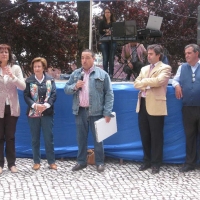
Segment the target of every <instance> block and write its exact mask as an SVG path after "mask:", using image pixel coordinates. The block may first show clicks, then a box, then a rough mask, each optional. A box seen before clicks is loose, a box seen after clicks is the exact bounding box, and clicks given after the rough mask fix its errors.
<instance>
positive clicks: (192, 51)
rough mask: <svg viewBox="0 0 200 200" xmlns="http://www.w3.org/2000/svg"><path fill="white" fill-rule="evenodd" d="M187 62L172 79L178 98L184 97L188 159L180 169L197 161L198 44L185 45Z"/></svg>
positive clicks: (199, 123)
mask: <svg viewBox="0 0 200 200" xmlns="http://www.w3.org/2000/svg"><path fill="white" fill-rule="evenodd" d="M185 59H186V61H187V62H186V63H183V64H182V65H180V66H179V68H178V70H177V73H176V75H175V76H174V79H173V81H172V85H173V87H174V88H175V95H176V98H177V99H182V105H183V107H182V116H183V126H184V131H185V136H186V160H185V164H184V165H183V166H182V167H181V168H180V169H179V171H180V172H187V171H191V170H194V169H195V165H196V161H197V136H198V133H199V131H200V84H199V83H200V48H199V46H198V45H196V44H189V45H187V46H186V47H185Z"/></svg>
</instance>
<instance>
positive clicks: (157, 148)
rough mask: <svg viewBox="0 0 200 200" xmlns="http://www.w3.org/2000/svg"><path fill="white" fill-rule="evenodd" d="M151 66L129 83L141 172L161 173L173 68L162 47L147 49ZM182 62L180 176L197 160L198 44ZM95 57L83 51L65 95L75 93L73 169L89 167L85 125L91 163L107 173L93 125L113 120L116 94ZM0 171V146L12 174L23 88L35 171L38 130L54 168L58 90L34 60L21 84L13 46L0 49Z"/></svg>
mask: <svg viewBox="0 0 200 200" xmlns="http://www.w3.org/2000/svg"><path fill="white" fill-rule="evenodd" d="M147 58H148V62H149V63H150V64H148V65H146V66H144V67H142V68H141V71H140V73H139V76H138V77H137V78H136V80H135V81H134V83H133V85H134V87H135V88H136V89H138V90H139V95H138V102H137V106H136V112H137V113H138V126H139V130H140V135H141V140H142V147H143V152H144V158H143V163H142V165H141V166H140V167H139V171H144V170H146V169H148V168H151V169H152V174H156V173H159V170H160V166H161V164H162V159H163V128H164V117H165V116H166V115H167V104H166V101H167V99H166V88H167V85H168V80H169V78H170V76H171V67H170V66H169V65H167V64H165V63H163V62H162V59H163V48H162V46H161V45H158V44H154V45H149V46H148V47H147ZM185 58H186V61H187V62H186V63H183V64H182V65H181V66H180V67H179V68H178V71H177V74H176V75H175V77H174V79H173V83H172V84H173V86H174V87H175V95H176V97H177V99H182V100H183V108H182V114H183V124H184V130H185V135H186V162H185V164H184V165H183V166H182V167H181V168H180V170H179V171H180V172H187V171H190V170H194V169H195V165H196V161H197V135H198V132H199V127H200V126H199V125H200V115H199V113H200V90H199V85H198V83H199V82H200V69H199V68H200V48H199V46H198V45H196V44H189V45H187V46H186V47H185ZM94 61H95V54H94V52H93V51H91V50H89V49H86V50H84V51H83V52H82V55H81V63H82V67H81V68H78V69H76V70H75V71H74V72H73V73H72V74H71V75H70V78H69V81H67V83H66V85H65V87H64V92H65V93H66V94H70V95H73V105H72V110H73V114H74V115H75V122H76V131H77V142H78V155H77V164H76V165H75V166H74V167H73V168H72V171H78V170H81V169H84V168H86V167H87V138H88V132H89V127H90V129H91V132H92V135H93V138H94V151H95V164H96V168H97V171H98V172H103V171H104V170H105V165H104V148H103V142H97V140H96V134H95V127H94V122H95V121H96V120H98V119H100V118H102V117H104V118H105V121H106V123H109V122H110V120H111V117H112V114H111V113H112V109H113V102H114V94H113V89H112V84H111V79H110V76H109V74H108V73H107V72H106V71H105V70H102V69H101V68H99V67H96V66H95V65H94ZM0 63H1V65H0V173H2V171H3V167H4V146H5V156H6V159H7V163H8V169H10V170H11V172H13V173H16V172H17V171H18V169H17V168H16V166H15V160H16V156H15V130H16V123H17V119H18V116H19V115H20V109H19V100H18V95H17V88H18V89H20V90H24V99H25V102H26V103H27V105H28V108H27V116H28V123H29V125H30V132H31V136H32V151H33V161H34V165H33V169H34V170H38V169H39V168H40V132H41V130H42V132H43V136H44V141H45V150H46V157H47V161H48V164H49V168H50V169H54V170H56V169H57V165H56V164H55V153H54V141H53V132H52V127H53V114H54V111H53V109H54V102H55V101H56V86H55V82H54V80H53V78H52V77H50V76H48V75H47V74H46V73H45V70H46V68H47V62H46V60H45V59H44V58H41V57H37V58H35V59H33V61H32V62H31V68H32V69H33V72H34V73H33V75H31V76H30V77H29V78H27V79H26V81H24V78H23V76H22V72H21V69H20V67H19V66H18V65H13V64H12V54H11V48H10V46H8V45H5V44H1V45H0Z"/></svg>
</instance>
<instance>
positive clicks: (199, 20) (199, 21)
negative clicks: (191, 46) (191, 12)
mask: <svg viewBox="0 0 200 200" xmlns="http://www.w3.org/2000/svg"><path fill="white" fill-rule="evenodd" d="M197 44H198V45H200V6H198V18H197Z"/></svg>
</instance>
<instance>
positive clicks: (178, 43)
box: [96, 0, 200, 73]
mask: <svg viewBox="0 0 200 200" xmlns="http://www.w3.org/2000/svg"><path fill="white" fill-rule="evenodd" d="M199 5H200V2H199V1H198V0H184V1H183V0H173V1H169V0H156V1H154V0H140V1H137V2H135V1H127V2H112V3H111V2H110V3H108V2H106V3H102V4H101V8H105V7H107V6H108V7H110V8H111V9H112V11H113V13H114V14H115V16H116V19H117V20H119V21H120V20H121V21H123V20H136V24H137V29H138V30H139V29H145V27H146V23H147V20H148V17H149V15H150V14H152V15H157V16H160V17H163V22H162V26H161V31H162V33H163V36H162V37H161V38H156V39H155V40H154V39H152V38H147V39H145V40H143V41H142V42H143V43H144V44H145V45H146V46H147V45H149V44H152V43H159V44H161V45H163V46H164V47H165V48H166V49H167V51H168V58H169V60H170V65H171V66H172V68H173V73H175V72H176V69H177V67H178V63H179V62H183V61H184V60H185V58H184V47H185V46H186V45H187V44H190V43H197V7H198V6H199ZM96 18H99V16H96ZM96 24H97V23H96Z"/></svg>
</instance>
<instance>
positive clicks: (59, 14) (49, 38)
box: [0, 0, 77, 73]
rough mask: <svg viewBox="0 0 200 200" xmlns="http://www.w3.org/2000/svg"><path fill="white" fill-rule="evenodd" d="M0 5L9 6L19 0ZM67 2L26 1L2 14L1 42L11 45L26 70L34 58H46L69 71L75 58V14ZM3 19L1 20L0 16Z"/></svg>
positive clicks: (0, 5)
mask: <svg viewBox="0 0 200 200" xmlns="http://www.w3.org/2000/svg"><path fill="white" fill-rule="evenodd" d="M4 1H5V2H6V3H7V5H8V6H7V7H5V4H4V3H5V2H1V3H0V7H1V8H2V7H4V10H5V9H8V8H9V7H10V8H11V7H13V6H14V5H16V4H20V3H22V2H21V0H18V1H17V2H16V4H14V5H13V4H10V3H9V1H8V0H4ZM72 6H73V5H72V4H70V3H65V4H62V3H48V4H47V3H27V4H24V5H22V6H19V7H18V8H15V9H13V10H10V11H8V12H6V13H1V20H0V30H1V34H0V42H1V43H8V44H10V45H11V47H12V50H13V52H14V54H15V56H16V57H17V60H18V62H19V64H20V65H21V66H22V67H23V68H24V70H25V71H26V72H27V73H28V72H29V71H30V69H29V64H30V62H31V60H32V59H33V58H34V57H38V56H40V57H45V58H46V59H47V62H48V65H49V66H51V67H56V68H59V69H62V71H63V70H68V67H69V64H68V63H70V62H71V61H74V60H75V59H76V50H77V24H76V23H75V22H77V16H76V15H75V14H74V12H73V7H72ZM2 18H4V19H2Z"/></svg>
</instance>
